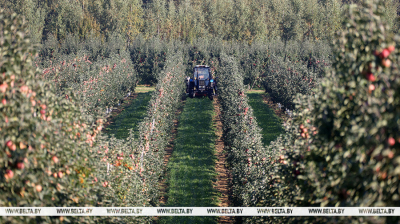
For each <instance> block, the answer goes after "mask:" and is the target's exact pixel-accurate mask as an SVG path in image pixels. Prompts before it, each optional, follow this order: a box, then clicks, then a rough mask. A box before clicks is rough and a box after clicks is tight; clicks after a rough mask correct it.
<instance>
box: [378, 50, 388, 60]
mask: <svg viewBox="0 0 400 224" xmlns="http://www.w3.org/2000/svg"><path fill="white" fill-rule="evenodd" d="M389 55H390V51H389V50H388V49H383V51H382V52H381V53H380V54H379V57H380V58H387V57H388V56H389Z"/></svg>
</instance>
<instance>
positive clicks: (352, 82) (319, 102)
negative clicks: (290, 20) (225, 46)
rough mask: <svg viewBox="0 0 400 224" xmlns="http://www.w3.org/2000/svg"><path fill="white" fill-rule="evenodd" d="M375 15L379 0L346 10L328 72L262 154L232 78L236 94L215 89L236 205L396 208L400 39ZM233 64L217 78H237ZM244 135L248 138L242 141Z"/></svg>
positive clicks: (228, 61)
mask: <svg viewBox="0 0 400 224" xmlns="http://www.w3.org/2000/svg"><path fill="white" fill-rule="evenodd" d="M384 10H385V9H384V7H383V2H382V1H378V0H366V1H364V2H363V4H362V5H361V6H355V5H351V6H350V7H349V8H348V9H347V10H346V13H345V14H344V15H343V16H344V18H346V19H345V22H344V24H343V25H344V26H345V27H347V29H344V30H343V31H342V32H341V33H340V34H338V36H337V39H336V41H335V44H334V47H333V56H334V57H333V58H332V68H331V69H328V70H326V71H325V72H324V73H323V76H324V78H322V80H321V84H319V85H316V90H315V94H308V95H306V94H298V96H297V97H296V100H295V101H294V102H295V105H296V110H295V117H294V118H293V119H292V120H291V121H290V122H289V125H288V126H287V127H286V134H283V135H281V136H280V137H279V138H278V139H277V140H275V141H273V142H271V144H270V145H269V146H267V147H266V148H265V149H264V150H263V148H262V147H261V145H260V143H259V142H260V141H259V139H258V137H257V136H258V135H259V133H258V131H257V127H256V126H253V125H252V123H253V122H254V121H253V120H254V118H252V114H251V109H250V108H249V107H248V106H247V104H246V100H245V97H244V96H241V93H242V88H239V87H240V80H237V81H235V83H236V84H235V85H237V86H239V87H237V89H236V88H235V91H232V92H231V91H226V90H223V87H222V86H226V87H227V86H228V83H227V82H228V81H225V82H222V81H220V85H221V87H220V88H221V99H222V105H223V112H224V115H223V116H224V127H225V129H224V131H225V133H226V142H227V144H228V147H229V148H228V149H229V151H230V157H231V158H232V160H233V162H232V164H233V169H232V172H233V178H234V179H233V190H234V191H233V192H234V198H235V205H237V206H265V207H274V206H279V207H285V206H288V207H292V206H293V207H307V206H311V207H320V206H321V207H335V206H339V207H380V206H385V207H386V206H387V207H398V206H399V205H400V197H399V177H400V176H399V174H400V169H398V165H399V152H400V135H399V133H400V125H399V117H400V116H399V115H400V107H399V105H400V92H399V90H400V79H399V78H400V73H399V67H398V66H399V62H400V57H399V56H400V52H399V50H398V46H399V44H400V43H399V41H400V39H399V37H398V36H394V35H393V34H391V33H390V31H389V29H388V27H387V25H386V24H384V23H383V22H382V20H381V16H382V15H383V13H384ZM224 61H225V62H224ZM234 61H235V59H232V58H229V57H227V58H226V59H223V60H222V62H223V63H222V68H221V76H222V75H223V74H227V75H226V77H228V76H229V77H231V78H232V77H236V76H238V75H234V74H235V73H237V69H236V68H235V67H236V65H235V63H234ZM224 80H225V79H224ZM224 83H226V84H224ZM233 85H234V83H232V86H233ZM226 87H225V88H226ZM235 94H236V95H235ZM224 101H225V102H224ZM247 108H249V109H247ZM250 118H252V119H250ZM230 123H232V124H235V125H237V126H238V127H239V128H237V127H236V126H233V125H230ZM248 132H253V133H252V134H251V135H246V134H247V133H248ZM253 138H254V139H253ZM243 219H244V220H243V222H245V223H255V222H260V223H289V222H290V223H344V222H348V223H397V222H398V221H399V218H398V217H382V216H380V217H356V216H355V217H342V216H329V217H328V216H326V217H245V218H243Z"/></svg>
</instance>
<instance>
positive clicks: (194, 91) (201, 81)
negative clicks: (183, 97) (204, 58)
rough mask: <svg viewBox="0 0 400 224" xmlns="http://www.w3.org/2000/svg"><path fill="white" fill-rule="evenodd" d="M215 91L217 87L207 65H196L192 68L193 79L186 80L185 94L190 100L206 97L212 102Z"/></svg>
mask: <svg viewBox="0 0 400 224" xmlns="http://www.w3.org/2000/svg"><path fill="white" fill-rule="evenodd" d="M216 90H217V85H216V83H215V80H214V79H213V77H212V74H211V71H210V67H209V66H207V65H196V66H195V67H194V68H193V78H190V77H187V78H186V93H188V94H189V97H190V98H193V97H196V96H208V98H210V100H213V98H214V95H215V91H216Z"/></svg>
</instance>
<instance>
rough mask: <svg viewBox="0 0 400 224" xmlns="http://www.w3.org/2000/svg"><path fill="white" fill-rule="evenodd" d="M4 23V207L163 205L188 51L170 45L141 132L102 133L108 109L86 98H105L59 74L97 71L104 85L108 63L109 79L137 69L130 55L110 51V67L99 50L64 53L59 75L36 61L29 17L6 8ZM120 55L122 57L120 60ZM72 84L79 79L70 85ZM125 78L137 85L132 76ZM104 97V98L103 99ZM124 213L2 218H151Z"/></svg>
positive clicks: (0, 83) (0, 199)
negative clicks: (167, 152) (163, 176)
mask: <svg viewBox="0 0 400 224" xmlns="http://www.w3.org/2000/svg"><path fill="white" fill-rule="evenodd" d="M0 29H1V30H2V31H4V32H1V33H0V35H1V36H0V40H1V42H0V50H1V52H3V53H2V55H1V56H0V74H1V75H0V100H1V103H0V111H1V112H0V120H1V122H0V133H1V134H0V147H1V150H0V154H1V156H0V164H1V165H0V191H1V194H0V195H1V196H0V206H3V207H20V206H22V207H23V206H30V207H32V206H34V207H62V206H65V207H83V206H154V205H157V203H158V193H157V192H158V178H159V176H160V173H161V170H162V164H163V163H162V162H163V154H164V151H163V149H164V147H165V146H166V144H167V142H168V139H169V132H170V130H171V127H172V120H173V119H174V117H175V111H176V109H177V107H178V106H179V103H180V101H181V96H182V93H183V89H184V83H183V82H184V70H185V67H184V66H183V63H182V54H181V53H179V52H178V51H177V50H176V49H178V48H177V46H173V45H171V46H169V49H171V50H169V52H170V54H168V55H167V59H166V61H167V64H168V66H166V67H165V68H164V69H163V70H162V71H161V72H160V75H159V76H158V78H159V80H158V82H157V86H156V91H155V92H154V93H153V96H152V99H151V101H150V104H149V112H148V116H147V117H146V118H145V119H144V121H143V122H142V123H141V124H140V125H139V126H140V133H141V134H140V137H139V139H133V138H132V137H130V138H128V139H126V140H117V139H115V138H111V139H110V138H109V137H108V136H105V134H103V133H102V132H101V130H102V124H103V120H104V117H103V116H101V114H97V113H92V111H88V109H90V108H91V107H90V106H89V107H88V106H86V105H87V102H93V101H90V100H87V98H90V97H92V99H93V100H94V101H100V102H103V101H102V100H103V99H101V98H96V97H94V96H90V95H87V96H85V95H83V93H82V92H79V91H80V90H82V89H81V86H80V85H78V84H77V83H74V82H73V81H72V82H69V83H63V84H62V85H61V86H60V85H57V83H58V82H64V80H63V79H59V77H58V76H59V75H60V76H61V75H62V76H64V78H66V79H67V78H71V79H70V80H73V79H72V77H73V78H75V79H76V81H77V82H79V81H81V83H82V84H85V83H86V84H87V83H88V81H87V80H82V79H84V78H88V77H90V76H87V77H86V76H85V75H86V74H78V71H79V72H81V73H88V74H89V75H90V74H93V76H94V77H93V78H94V79H96V78H98V79H99V80H96V81H98V82H100V83H101V84H105V83H107V82H106V81H103V80H101V81H100V77H101V76H100V75H98V74H96V73H97V72H99V73H100V72H102V73H103V74H104V76H102V77H101V78H102V79H104V80H107V79H108V78H109V79H112V77H111V76H110V74H113V75H116V76H123V75H124V74H125V75H127V74H129V65H128V62H124V61H123V60H124V58H120V56H115V58H114V59H113V58H112V57H111V59H105V60H110V61H109V62H110V63H106V64H107V65H109V67H108V68H106V69H105V70H103V68H104V67H103V65H104V64H96V63H95V62H92V63H93V64H91V63H90V62H91V61H90V59H89V58H85V57H83V58H82V57H78V58H76V60H67V59H65V61H64V60H60V61H58V62H57V63H54V64H53V66H52V67H48V68H49V70H51V72H52V74H53V75H54V76H46V75H48V74H49V73H50V71H49V70H47V71H43V70H40V69H38V68H37V67H36V66H35V65H34V62H35V61H36V59H37V53H36V51H35V48H34V47H33V46H32V45H31V44H30V42H29V38H28V37H27V33H26V32H25V30H26V24H25V23H24V21H23V20H22V19H21V18H20V17H19V16H17V15H16V14H12V15H11V14H7V13H4V12H0ZM62 59H64V58H62ZM99 61H100V60H99ZM106 62H108V61H106ZM112 62H114V63H115V64H116V66H115V67H114V65H113V64H112ZM98 63H100V62H98ZM74 65H75V66H74ZM79 66H80V67H79ZM91 66H94V68H95V69H93V70H94V71H96V69H98V70H97V72H94V71H93V72H92V67H91ZM125 66H128V68H126V67H125ZM82 67H83V68H82ZM113 67H114V68H113ZM53 68H54V70H53ZM75 69H76V70H75ZM107 71H108V73H107ZM107 74H108V76H107ZM96 75H97V76H96ZM70 76H71V77H70ZM50 77H52V79H50ZM82 77H83V78H82ZM79 78H82V79H81V80H79ZM54 79H55V81H54ZM94 79H93V80H94ZM90 80H91V79H89V81H90ZM128 80H129V79H128ZM56 81H57V82H56ZM74 81H75V80H74ZM128 82H129V81H128ZM108 83H112V81H111V80H110V81H109V82H108ZM115 83H118V82H117V81H115ZM120 84H121V85H124V83H120ZM125 84H126V83H125ZM66 85H72V86H67V87H69V88H67V87H66ZM89 85H92V86H91V87H89V88H88V89H86V90H88V91H89V90H91V91H92V89H90V88H104V91H100V92H101V93H103V92H104V95H101V97H102V98H106V97H108V94H110V95H112V94H113V92H112V91H114V90H111V89H109V88H107V86H106V87H104V86H99V87H96V86H95V85H94V84H89ZM97 85H100V84H97ZM126 86H127V88H129V87H131V86H128V84H126ZM71 87H72V88H75V89H72V90H74V91H72V90H71ZM117 87H118V86H117ZM100 90H101V89H100ZM106 91H110V92H109V93H107V92H106ZM118 91H119V90H118ZM61 92H62V94H60V93H61ZM75 92H76V94H75ZM90 93H92V94H94V93H95V92H94V91H93V92H89V93H88V94H90ZM119 93H121V94H122V92H119ZM65 95H67V97H66V96H65ZM82 95H83V96H82ZM97 97H98V96H97ZM98 99H100V100H98ZM85 100H86V101H85ZM112 100H113V99H112V98H111V101H112ZM101 106H104V105H101V104H100V105H98V107H101ZM92 108H94V109H96V107H92ZM89 115H90V116H89ZM131 136H132V135H131ZM124 219H125V218H123V217H121V218H119V217H45V216H38V217H29V216H20V217H15V216H14V217H1V218H0V220H1V222H4V223H5V222H7V223H25V222H32V223H61V222H72V223H77V222H85V223H91V222H93V223H97V222H121V221H123V222H131V221H135V222H146V221H149V218H148V217H147V218H146V217H137V218H134V217H127V218H126V219H125V220H124Z"/></svg>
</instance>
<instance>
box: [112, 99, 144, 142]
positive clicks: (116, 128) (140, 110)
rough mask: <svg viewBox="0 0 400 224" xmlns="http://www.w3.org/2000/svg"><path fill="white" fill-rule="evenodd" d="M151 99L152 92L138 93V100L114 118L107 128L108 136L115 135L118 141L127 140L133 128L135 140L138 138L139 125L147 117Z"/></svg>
mask: <svg viewBox="0 0 400 224" xmlns="http://www.w3.org/2000/svg"><path fill="white" fill-rule="evenodd" d="M150 99H151V92H146V93H137V97H136V99H134V100H133V101H132V103H131V104H130V105H128V106H127V107H124V110H123V111H122V112H121V113H120V114H119V115H118V116H117V117H115V118H114V120H113V123H111V124H110V125H109V126H108V127H107V128H106V132H107V134H108V135H112V134H113V135H115V137H116V138H118V139H125V138H127V137H128V136H129V129H131V128H133V130H134V132H133V133H134V136H135V138H138V135H139V133H138V130H137V128H138V127H137V125H138V124H139V122H140V121H142V120H143V118H144V117H145V116H146V112H147V106H148V104H149V101H150Z"/></svg>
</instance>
